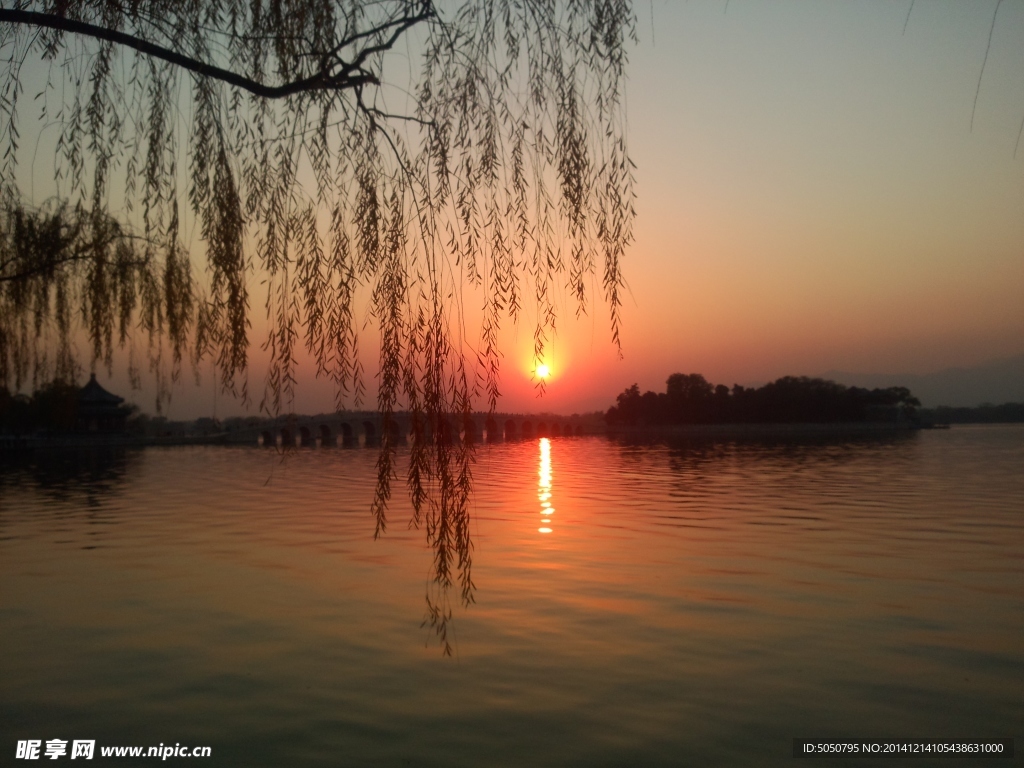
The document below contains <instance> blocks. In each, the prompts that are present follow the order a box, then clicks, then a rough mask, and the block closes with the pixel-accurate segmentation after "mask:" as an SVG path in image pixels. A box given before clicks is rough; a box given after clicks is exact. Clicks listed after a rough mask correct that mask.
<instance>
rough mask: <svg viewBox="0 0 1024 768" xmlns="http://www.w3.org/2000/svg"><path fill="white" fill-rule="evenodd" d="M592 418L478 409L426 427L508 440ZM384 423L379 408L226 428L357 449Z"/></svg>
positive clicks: (375, 441) (245, 435)
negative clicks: (492, 412)
mask: <svg viewBox="0 0 1024 768" xmlns="http://www.w3.org/2000/svg"><path fill="white" fill-rule="evenodd" d="M393 425H394V426H393V429H394V435H395V438H396V439H397V441H398V442H399V444H404V443H408V442H409V435H410V433H411V432H412V420H411V418H410V416H409V414H408V413H405V412H399V413H396V414H395V415H394V421H393ZM599 426H603V425H598V424H596V423H595V422H594V420H593V419H587V418H584V417H580V416H557V415H551V414H542V415H540V416H536V415H532V414H527V415H524V414H513V413H494V414H486V413H474V414H472V415H471V416H469V417H468V418H465V419H459V418H458V417H457V416H449V418H448V421H447V422H442V423H441V424H440V425H435V426H434V428H433V429H432V428H430V427H428V434H432V433H433V431H434V429H437V428H439V429H441V430H443V432H444V433H445V434H447V435H448V436H449V438H450V439H451V440H465V441H469V442H491V443H493V442H505V441H512V440H530V439H533V438H537V437H578V436H582V435H590V434H597V433H598V432H603V429H599ZM382 429H383V423H382V420H381V417H380V414H379V413H377V412H376V411H342V412H340V413H334V414H320V415H317V416H287V417H284V416H282V417H280V418H278V419H274V420H264V421H262V422H261V423H259V424H247V425H245V426H241V427H239V428H238V429H234V430H232V431H231V432H229V433H228V435H227V439H228V442H230V443H235V444H243V445H244V444H248V445H260V446H264V447H274V446H277V447H289V448H290V447H292V446H294V447H297V448H305V447H310V448H312V447H334V446H337V447H342V448H356V447H360V446H373V445H379V444H380V435H381V430H382Z"/></svg>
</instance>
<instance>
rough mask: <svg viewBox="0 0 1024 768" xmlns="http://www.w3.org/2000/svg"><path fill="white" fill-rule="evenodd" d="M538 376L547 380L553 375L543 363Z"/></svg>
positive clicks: (539, 367) (539, 366)
mask: <svg viewBox="0 0 1024 768" xmlns="http://www.w3.org/2000/svg"><path fill="white" fill-rule="evenodd" d="M537 375H538V376H539V377H540V378H542V379H546V378H547V377H548V376H550V375H551V369H550V368H548V367H547V366H546V365H544V364H543V363H541V364H540V365H538V366H537Z"/></svg>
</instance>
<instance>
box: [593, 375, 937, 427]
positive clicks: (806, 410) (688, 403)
mask: <svg viewBox="0 0 1024 768" xmlns="http://www.w3.org/2000/svg"><path fill="white" fill-rule="evenodd" d="M920 405H921V403H920V401H919V400H918V399H917V398H916V397H914V396H913V394H911V392H910V390H909V389H907V388H906V387H888V388H886V389H870V390H869V389H862V388H860V387H847V386H845V385H843V384H838V383H836V382H834V381H827V380H825V379H816V378H808V377H805V376H799V377H798V376H784V377H783V378H781V379H777V380H776V381H773V382H771V383H769V384H765V385H764V386H762V387H743V386H740V385H739V384H736V385H734V386H733V387H732V388H729V387H727V386H725V385H724V384H718V385H717V386H716V385H713V384H711V383H710V382H709V381H707V380H706V379H705V378H704V377H703V376H702V375H701V374H699V373H690V374H683V373H673V374H672V375H671V376H669V377H668V381H667V382H666V388H665V391H664V392H650V391H648V392H644V393H643V394H641V393H640V388H639V386H637V385H636V384H634V385H633V386H631V387H629V388H627V389H626V390H625V391H624V392H622V394H620V395H619V396H618V397H617V398H616V404H615V405H613V406H612V407H611V408H609V409H608V412H607V413H606V414H605V421H606V422H607V424H608V428H609V430H610V431H611V432H630V431H648V432H658V431H667V432H673V431H676V432H703V431H707V432H736V431H751V432H755V433H760V432H776V431H780V432H793V431H808V432H825V431H840V432H863V431H873V430H877V429H885V430H888V429H908V428H913V427H919V426H921V425H922V422H921V421H920V419H919V418H918V417H917V408H918V407H919V406H920Z"/></svg>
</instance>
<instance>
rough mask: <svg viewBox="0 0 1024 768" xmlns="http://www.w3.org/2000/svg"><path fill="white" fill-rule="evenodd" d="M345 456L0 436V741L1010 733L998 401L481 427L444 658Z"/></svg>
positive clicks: (716, 758) (415, 535) (407, 750)
mask: <svg viewBox="0 0 1024 768" xmlns="http://www.w3.org/2000/svg"><path fill="white" fill-rule="evenodd" d="M375 459H376V455H375V453H374V452H373V451H372V450H342V449H327V450H323V449H320V450H317V449H310V450H305V449H304V450H300V451H296V452H293V453H291V454H290V455H287V456H286V457H284V458H282V457H281V456H278V455H276V454H275V453H274V452H273V451H270V450H263V449H257V448H224V447H190V448H172V449H146V450H143V451H135V452H126V453H120V454H117V453H114V454H102V453H99V454H87V455H79V456H77V457H75V456H64V457H54V456H50V457H47V456H46V455H43V454H38V455H36V456H35V457H34V458H32V459H23V460H21V461H18V462H16V463H14V464H12V462H11V460H10V457H8V458H7V459H5V462H6V463H5V464H4V465H3V470H2V473H0V494H2V495H0V633H2V634H0V636H2V652H0V738H2V743H0V754H3V755H4V759H3V760H2V761H0V762H2V763H3V764H5V765H6V764H10V763H11V762H15V761H14V760H13V759H9V758H13V756H14V751H15V744H16V742H17V740H23V739H41V740H43V741H44V743H45V741H46V740H47V739H54V738H60V739H68V740H72V739H95V740H96V742H97V745H147V746H148V745H157V744H161V743H162V744H175V743H180V744H186V745H209V746H210V747H212V757H211V758H209V759H206V760H201V761H194V760H193V761H189V760H185V761H184V762H185V763H190V762H191V763H196V762H198V763H199V764H202V765H210V766H304V765H352V766H373V765H382V766H405V765H430V766H555V765H580V766H601V765H641V766H644V765H789V764H791V763H792V760H793V757H792V748H793V738H794V737H804V736H814V737H844V738H856V739H864V738H868V737H872V738H940V739H951V738H957V739H962V738H968V737H969V738H972V739H993V738H1014V737H1016V739H1017V748H1018V750H1020V749H1021V747H1022V746H1024V745H1022V744H1021V742H1020V739H1021V737H1022V736H1024V733H1022V728H1021V726H1022V724H1024V429H1022V428H1021V426H1019V425H1018V426H986V427H969V426H964V427H955V428H954V429H952V430H950V431H933V432H922V433H918V434H913V435H909V436H905V437H900V438H890V439H877V440H857V441H835V442H831V443H830V442H827V441H825V442H821V441H818V442H804V443H800V442H794V443H764V442H761V443H756V442H751V443H729V442H719V443H697V444H691V445H678V446H669V445H627V444H622V443H615V442H611V441H607V440H605V439H603V438H564V439H559V438H555V439H552V440H550V441H547V440H534V441H529V442H520V443H512V444H506V445H495V446H480V447H479V448H478V449H477V462H476V465H475V470H474V473H475V483H476V486H475V488H476V491H475V495H474V499H473V506H472V514H473V520H472V533H473V542H474V547H475V549H474V566H473V579H474V581H475V583H476V585H477V591H476V604H475V605H472V606H471V607H469V608H468V609H463V608H459V607H456V609H455V617H454V626H453V651H454V656H453V657H452V658H445V657H443V656H442V654H441V652H440V650H439V648H438V647H437V645H436V644H434V643H431V642H429V641H430V639H431V635H430V633H429V629H424V628H423V627H421V622H422V621H423V619H424V615H425V608H426V602H425V591H426V589H427V586H428V583H429V578H430V574H431V551H430V550H429V549H428V548H427V546H426V544H425V538H424V533H423V532H422V531H419V530H408V529H407V527H406V521H407V520H408V517H409V509H408V505H407V504H406V503H404V502H403V501H402V500H401V499H396V501H395V503H394V504H393V505H392V510H391V513H390V518H389V519H390V523H391V525H390V529H389V532H388V534H387V535H386V536H385V537H384V538H383V539H381V540H378V541H373V540H372V532H373V522H372V519H371V517H370V515H369V504H370V499H371V496H372V492H373V485H374V479H375V472H374V462H375ZM545 503H546V504H548V505H549V506H544V504H545ZM542 513H544V514H542ZM64 759H67V758H64ZM1020 759H1021V758H1020V756H1019V752H1018V757H1017V760H1018V761H1019V760H1020ZM97 760H99V762H100V763H106V762H110V763H117V764H125V765H127V764H132V762H133V761H130V760H123V759H122V760H113V759H110V760H101V759H99V752H98V747H97ZM17 762H19V763H21V761H17ZM142 762H145V761H142ZM149 762H150V763H151V762H153V761H152V760H150V761H149ZM168 762H170V763H180V762H182V761H181V760H176V759H174V758H171V759H170V760H169V761H168ZM935 762H937V763H938V764H941V765H947V764H948V763H947V762H946V761H944V760H943V761H935ZM1009 762H1011V761H1006V760H1004V761H997V762H996V763H991V762H990V761H985V763H983V764H989V765H992V764H996V765H998V764H1007V763H1009ZM840 763H842V761H840ZM869 763H870V764H877V761H864V762H863V763H862V764H865V765H867V764H869ZM964 763H972V761H969V760H968V761H959V763H958V764H961V765H962V764H964ZM842 764H858V763H857V762H856V761H850V762H849V763H842ZM916 764H922V763H921V762H917V763H916Z"/></svg>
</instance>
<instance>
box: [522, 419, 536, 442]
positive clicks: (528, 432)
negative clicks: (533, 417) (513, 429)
mask: <svg viewBox="0 0 1024 768" xmlns="http://www.w3.org/2000/svg"><path fill="white" fill-rule="evenodd" d="M519 431H520V433H521V434H522V436H523V440H529V439H530V438H532V437H533V422H532V421H529V420H527V421H524V422H523V424H522V426H521V427H520V428H519Z"/></svg>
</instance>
